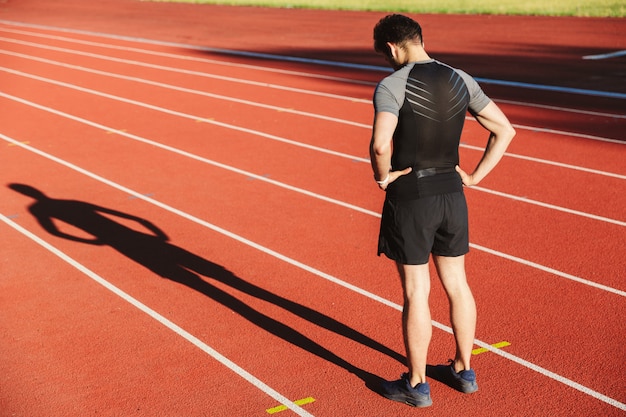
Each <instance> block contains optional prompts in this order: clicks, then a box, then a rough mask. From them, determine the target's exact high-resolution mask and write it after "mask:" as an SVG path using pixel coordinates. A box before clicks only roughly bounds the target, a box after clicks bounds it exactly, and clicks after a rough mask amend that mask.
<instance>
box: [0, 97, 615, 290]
mask: <svg viewBox="0 0 626 417" xmlns="http://www.w3.org/2000/svg"><path fill="white" fill-rule="evenodd" d="M2 95H3V93H0V96H2ZM77 121H80V120H77ZM87 124H88V125H89V126H92V127H95V128H98V129H102V130H105V131H114V130H112V129H109V128H107V127H106V126H103V125H99V124H97V123H93V122H89V123H87ZM116 133H117V134H119V135H120V136H125V137H127V138H129V139H132V140H136V141H138V142H142V143H146V144H149V145H153V146H155V147H157V148H161V149H164V150H167V151H171V152H173V153H176V154H179V155H182V156H186V157H189V158H192V159H194V160H197V161H200V162H204V163H207V164H209V165H213V166H216V167H219V168H222V169H225V170H228V171H231V172H235V173H237V174H241V175H244V176H246V177H252V178H255V179H257V180H259V181H264V182H267V183H269V184H272V185H275V186H277V187H281V188H285V189H287V190H290V191H294V192H297V193H301V194H304V195H306V196H309V197H312V198H316V199H319V200H322V201H326V202H328V203H331V204H335V205H338V206H341V207H345V208H347V209H349V210H354V211H357V212H360V213H363V214H367V215H369V216H373V217H376V218H380V217H381V215H380V213H377V212H374V211H371V210H367V209H364V208H361V207H358V206H355V205H352V204H348V203H345V202H343V201H340V200H336V199H333V198H329V197H325V196H322V195H320V194H317V193H313V192H311V191H308V190H303V189H301V188H298V187H293V186H290V185H287V184H284V183H282V182H279V181H276V180H272V179H269V178H266V177H264V176H261V175H257V174H253V173H251V172H247V171H244V170H241V169H238V168H233V167H231V166H228V165H225V164H222V163H219V162H215V161H212V160H210V159H206V158H202V157H199V156H197V155H194V154H190V153H188V152H185V151H181V150H179V149H176V148H172V147H170V146H167V145H163V144H160V143H158V142H153V141H151V140H149V139H145V138H142V137H140V136H136V135H132V134H128V133H126V132H121V131H116ZM0 138H2V139H4V140H6V141H8V142H11V143H13V144H18V143H19V142H18V141H16V140H15V139H12V138H10V137H8V136H6V135H3V134H2V133H0ZM20 145H21V146H24V147H27V149H29V150H31V151H32V152H35V150H36V148H32V147H30V146H28V145H27V144H25V143H20ZM36 153H39V154H40V155H42V156H45V157H46V158H48V159H50V158H55V159H54V160H55V161H57V162H59V161H62V160H60V159H58V158H56V157H52V156H51V155H49V154H45V153H43V152H42V151H37V152H36ZM59 163H63V164H64V165H66V166H68V165H67V164H69V163H66V162H65V161H62V162H59ZM72 169H75V168H74V166H73V165H72ZM80 172H82V171H80ZM220 233H222V232H220ZM470 246H471V247H472V248H474V249H477V250H480V251H484V252H486V253H490V254H492V255H495V256H498V257H501V258H504V259H508V260H512V261H515V262H519V263H521V264H523V265H526V266H530V267H533V268H537V269H539V270H542V271H546V272H550V273H553V274H554V275H556V276H560V277H562V278H566V279H570V280H573V281H576V282H579V283H581V284H585V285H589V286H591V287H595V288H600V289H604V287H605V286H604V285H602V284H597V283H595V282H593V281H588V280H585V279H583V278H579V277H575V276H573V275H570V274H567V273H565V272H561V271H557V270H555V269H553V268H549V267H546V266H543V265H540V264H537V263H535V262H532V261H527V260H524V259H522V258H518V257H516V256H513V255H509V254H506V253H503V252H499V251H496V250H494V249H489V248H486V247H483V246H480V245H475V244H473V243H470ZM572 278H574V279H572ZM606 288H609V289H610V290H609V292H612V293H614V294H617V295H621V296H626V292H624V291H621V290H617V289H614V288H611V287H606Z"/></svg>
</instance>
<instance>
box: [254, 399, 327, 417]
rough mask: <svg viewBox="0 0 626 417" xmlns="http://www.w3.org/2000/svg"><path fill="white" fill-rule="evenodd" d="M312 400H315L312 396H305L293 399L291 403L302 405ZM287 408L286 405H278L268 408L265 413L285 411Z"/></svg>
mask: <svg viewBox="0 0 626 417" xmlns="http://www.w3.org/2000/svg"><path fill="white" fill-rule="evenodd" d="M313 401H315V398H313V397H306V398H303V399H301V400H297V401H294V402H293V403H294V404H295V405H304V404H310V403H312V402H313ZM287 409H288V408H287V406H286V405H279V406H278V407H274V408H268V409H267V410H265V411H267V414H274V413H280V412H281V411H285V410H287Z"/></svg>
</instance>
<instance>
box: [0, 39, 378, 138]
mask: <svg viewBox="0 0 626 417" xmlns="http://www.w3.org/2000/svg"><path fill="white" fill-rule="evenodd" d="M1 40H2V38H0V41H1ZM0 54H4V55H9V56H14V57H18V58H22V59H28V60H31V61H37V62H41V63H44V64H48V65H55V66H58V67H62V68H67V69H71V70H76V71H82V72H87V73H91V74H96V75H101V76H103V77H109V78H117V79H119V80H125V81H131V82H137V83H141V84H146V85H151V86H154V87H160V88H165V89H168V90H174V91H180V92H183V93H189V94H195V95H199V96H203V97H209V98H214V99H216V100H223V101H230V102H233V103H239V104H245V105H247V106H253V107H259V108H263V109H268V110H275V111H278V112H281V113H291V114H297V115H299V116H305V117H310V118H314V119H320V120H325V121H328V122H335V123H341V124H346V125H352V126H357V127H362V128H370V125H366V124H363V123H358V122H352V121H349V120H344V119H339V118H336V117H331V116H325V115H322V114H317V113H310V112H305V111H300V110H294V109H290V108H287V107H279V106H273V105H271V104H264V103H259V102H256V101H251V100H244V99H240V98H236V97H229V96H225V95H222V94H214V93H209V92H206V91H202V90H195V89H192V88H186V87H180V86H176V85H172V84H165V83H161V82H157V81H152V80H148V79H145V78H139V77H131V76H128V75H123V74H117V73H114V72H108V71H101V70H97V69H93V68H87V67H83V66H80V65H73V64H67V63H65V62H60V61H54V60H51V59H47V58H40V57H36V56H32V55H26V54H22V53H19V52H13V51H7V50H4V49H0Z"/></svg>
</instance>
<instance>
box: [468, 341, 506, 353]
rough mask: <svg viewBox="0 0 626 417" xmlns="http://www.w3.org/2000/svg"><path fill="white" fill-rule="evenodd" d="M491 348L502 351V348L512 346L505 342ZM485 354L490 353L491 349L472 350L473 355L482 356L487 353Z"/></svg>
mask: <svg viewBox="0 0 626 417" xmlns="http://www.w3.org/2000/svg"><path fill="white" fill-rule="evenodd" d="M491 346H492V347H494V348H496V349H500V348H503V347H505V346H511V344H510V343H509V342H506V341H504V342H499V343H495V344H493V345H491ZM485 352H489V349H487V348H478V349H474V350H472V355H480V354H481V353H485Z"/></svg>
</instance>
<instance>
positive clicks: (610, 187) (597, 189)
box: [121, 87, 623, 219]
mask: <svg viewBox="0 0 626 417" xmlns="http://www.w3.org/2000/svg"><path fill="white" fill-rule="evenodd" d="M121 88H124V87H121ZM124 89H125V90H127V89H128V87H125V88H124ZM147 94H148V95H153V93H151V92H148V93H147ZM180 94H182V93H180ZM185 100H186V97H185V96H184V95H183V96H181V98H180V99H175V98H170V102H182V101H185ZM164 105H169V103H165V104H164ZM189 105H191V107H192V108H190V109H189V110H187V111H194V107H195V106H197V105H198V103H195V104H194V103H192V102H189ZM200 106H201V107H202V105H200ZM209 107H212V106H210V105H209ZM161 108H163V107H161ZM229 109H230V108H229ZM270 114H275V113H274V112H273V111H270ZM183 115H186V117H190V118H194V117H200V116H194V115H193V114H190V113H184V112H183ZM258 116H259V119H258V120H263V123H264V126H267V123H268V120H269V121H270V124H271V123H272V122H271V120H273V119H272V117H271V116H270V117H269V118H267V117H266V118H263V117H262V114H259V115H258ZM294 123H296V125H302V124H301V123H298V122H294ZM281 125H285V124H281ZM287 126H288V124H287ZM319 130H320V132H316V134H319V133H321V134H322V135H323V134H324V130H323V129H319ZM255 131H256V130H255ZM617 146H619V145H617ZM614 160H615V158H614ZM530 171H532V172H533V174H534V173H535V170H534V169H532V168H531V169H530ZM566 178H570V176H567V177H566ZM542 180H543V178H542ZM577 181H578V180H576V179H574V180H573V182H574V183H576V182H577ZM542 183H543V181H536V180H534V179H532V178H531V182H530V184H531V185H532V184H542ZM599 184H602V185H604V186H605V187H604V188H600V187H598V186H592V187H588V190H587V194H588V198H587V201H588V202H589V204H588V205H587V207H583V208H582V211H585V210H586V211H592V210H595V209H596V208H597V205H596V204H594V203H595V200H599V199H600V198H601V197H600V196H601V195H602V196H603V197H604V195H605V194H607V193H608V194H609V195H610V193H611V192H613V193H617V194H619V193H620V190H621V188H623V186H622V184H621V182H619V181H618V182H616V183H615V185H612V184H611V183H610V182H609V183H605V182H600V183H599ZM535 187H536V185H535ZM566 188H567V189H575V187H566ZM559 191H560V190H559ZM590 191H591V192H590ZM505 192H506V191H505ZM592 192H595V193H597V194H596V196H594V195H593V193H592ZM535 194H536V195H537V194H538V193H535ZM524 197H526V196H524ZM556 197H557V198H560V199H561V201H558V200H556V201H550V200H549V199H548V201H547V203H552V204H556V205H561V206H564V207H565V206H566V205H567V204H568V201H570V200H571V198H569V196H567V195H564V194H563V193H562V192H558V193H556ZM613 207H614V206H612V207H611V208H613ZM618 211H619V209H618ZM616 214H617V219H620V218H622V217H623V214H622V213H621V211H620V212H618V213H616Z"/></svg>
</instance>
